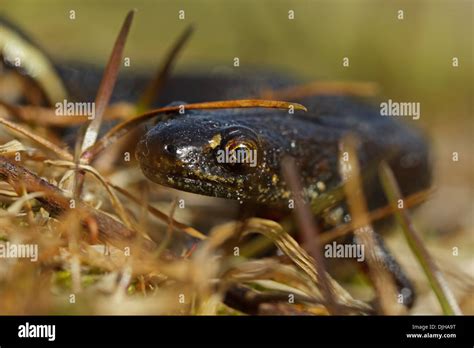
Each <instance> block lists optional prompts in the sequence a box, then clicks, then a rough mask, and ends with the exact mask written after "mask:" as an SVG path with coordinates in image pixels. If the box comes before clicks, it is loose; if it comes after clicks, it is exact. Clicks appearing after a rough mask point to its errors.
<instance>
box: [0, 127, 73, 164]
mask: <svg viewBox="0 0 474 348" xmlns="http://www.w3.org/2000/svg"><path fill="white" fill-rule="evenodd" d="M0 123H1V124H3V125H5V126H7V127H8V128H10V129H12V130H14V131H15V132H18V133H20V134H22V135H24V136H26V137H27V138H29V139H31V140H33V141H34V142H36V143H38V144H39V145H41V146H43V147H45V148H46V149H48V150H50V151H52V152H54V153H55V154H57V155H58V156H59V157H60V158H61V159H64V160H66V161H72V159H73V157H72V155H71V154H70V153H69V152H68V151H66V150H63V149H61V148H60V147H59V146H57V145H55V144H53V143H52V142H50V141H48V140H46V139H44V138H42V137H40V136H38V135H36V134H34V133H32V132H30V131H29V130H27V129H26V128H25V127H23V126H20V125H19V124H16V123H13V122H10V121H7V120H5V119H3V118H0Z"/></svg>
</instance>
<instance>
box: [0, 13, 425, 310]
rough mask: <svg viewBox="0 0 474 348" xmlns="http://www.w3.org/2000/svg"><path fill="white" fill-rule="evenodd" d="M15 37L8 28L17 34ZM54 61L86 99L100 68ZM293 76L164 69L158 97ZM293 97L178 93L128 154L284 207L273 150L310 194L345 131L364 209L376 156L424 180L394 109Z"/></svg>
mask: <svg viewBox="0 0 474 348" xmlns="http://www.w3.org/2000/svg"><path fill="white" fill-rule="evenodd" d="M0 25H2V21H0ZM3 26H4V27H3V30H4V32H6V34H5V35H11V31H12V30H14V28H13V26H11V25H9V24H5V22H3ZM13 36H14V35H13ZM23 39H24V38H23V37H22V36H21V37H19V38H16V37H15V40H18V41H21V40H23ZM0 43H1V42H0ZM21 44H23V42H21ZM25 44H26V45H29V43H25ZM0 48H1V47H0ZM35 52H36V53H38V51H35ZM46 61H47V60H46ZM54 68H55V70H56V72H57V73H58V76H59V77H60V79H61V81H62V83H63V84H64V87H65V88H66V90H67V91H68V94H69V96H70V97H72V98H74V99H77V100H81V101H92V100H93V98H94V94H95V92H96V90H97V87H98V85H99V82H100V77H101V71H100V70H97V69H96V68H92V67H88V66H86V65H84V64H79V65H78V64H70V63H67V64H55V65H54ZM148 80H149V79H148V76H143V75H141V76H140V75H133V76H131V75H128V76H122V77H121V78H120V79H119V81H118V83H117V86H116V88H115V90H114V94H113V97H112V101H114V100H134V99H136V95H135V94H134V93H136V91H138V90H142V89H143V88H142V87H144V86H145V85H146V83H147V81H148ZM37 82H38V83H39V84H41V82H42V81H41V80H38V81H37ZM293 83H294V82H292V81H291V80H289V79H287V78H286V77H284V76H283V77H281V76H279V75H274V74H269V73H268V72H267V73H265V74H260V75H259V74H254V73H252V74H244V75H242V74H240V75H237V76H226V75H222V74H216V75H215V76H209V75H208V74H205V73H204V74H201V75H199V74H198V75H185V76H179V77H177V78H176V77H175V78H172V79H170V81H168V84H167V85H166V86H165V89H164V93H163V94H162V95H161V97H160V98H159V100H158V101H157V103H158V105H163V104H166V103H170V102H173V101H176V100H186V101H187V102H199V101H210V100H222V99H233V98H242V97H249V96H252V95H255V93H256V92H258V91H259V90H261V89H268V88H275V89H278V88H283V87H288V86H291V85H292V84H293ZM53 87H54V86H53ZM56 87H57V86H56ZM51 90H53V91H55V90H61V86H59V87H57V88H52V87H51ZM56 94H57V93H56ZM58 95H61V93H59V94H58ZM294 101H298V102H300V103H302V104H303V105H305V106H306V107H307V109H308V112H305V113H303V112H295V113H294V114H291V113H288V112H287V111H282V110H279V111H278V110H265V109H233V110H218V111H189V110H186V105H185V103H180V102H178V104H183V105H184V110H185V113H184V114H183V115H182V114H177V115H170V116H169V118H168V119H167V120H166V121H163V122H160V123H158V124H157V125H156V126H154V127H153V128H152V129H151V130H149V131H148V132H147V133H146V134H144V135H143V137H142V138H141V140H140V141H139V142H138V144H137V146H136V157H137V159H138V161H139V163H140V166H141V168H142V171H143V173H144V174H145V175H146V177H148V178H149V179H150V180H151V181H153V182H156V183H158V184H161V185H165V186H168V187H172V188H176V189H179V190H183V191H188V192H193V193H197V194H201V195H207V196H215V197H222V198H228V199H232V200H239V201H241V202H251V203H257V204H259V205H263V206H268V207H277V208H282V207H283V208H284V207H287V206H288V202H289V199H291V193H290V190H289V187H288V186H287V185H286V183H285V180H284V178H283V177H282V174H281V160H282V158H283V157H284V156H291V157H293V158H294V159H295V160H296V164H297V167H298V168H297V169H298V172H299V174H300V176H301V179H302V182H303V187H304V196H305V198H306V199H307V200H308V201H310V202H314V201H315V200H317V199H318V198H319V197H320V196H321V195H324V194H327V193H330V192H333V190H334V189H336V188H338V187H340V185H341V184H342V180H341V175H340V174H339V153H340V145H341V141H343V139H344V138H345V136H346V135H348V134H352V135H354V136H355V137H356V138H357V139H358V141H359V143H358V144H359V145H358V148H357V157H358V160H359V162H360V166H361V171H362V176H363V178H364V182H363V185H364V187H363V189H364V193H365V196H366V198H367V201H368V205H369V208H370V209H373V208H375V207H378V206H380V205H382V204H385V203H386V200H385V198H384V194H383V192H382V189H381V185H380V183H379V181H378V176H377V167H378V165H379V164H380V163H381V161H383V160H385V161H386V162H387V163H388V164H389V165H390V166H391V168H392V170H393V172H394V174H395V176H396V179H397V181H398V183H399V185H400V188H401V191H402V193H403V195H405V196H407V195H410V194H412V193H415V192H417V191H420V190H423V189H426V188H427V187H429V185H430V183H431V163H430V155H429V147H428V144H427V142H426V141H425V139H424V137H423V136H422V134H421V133H420V132H418V131H417V130H415V129H414V128H411V127H409V126H407V125H405V124H403V123H402V122H399V121H398V120H397V119H395V118H393V117H389V116H381V114H380V112H378V110H377V108H376V107H374V106H373V105H370V104H367V103H365V102H361V101H359V100H357V99H353V98H350V97H345V96H314V97H308V98H304V99H302V100H294ZM175 103H176V102H175ZM223 154H224V156H223ZM226 154H234V155H235V154H243V155H245V156H243V157H241V159H245V160H242V161H237V160H235V159H236V157H232V156H230V157H226V156H225V155H226ZM237 157H238V156H237ZM229 159H231V160H229ZM232 159H234V160H232ZM342 204H344V203H342ZM378 238H379V237H378ZM379 241H380V245H381V246H380V248H381V250H380V251H381V254H382V255H383V257H384V259H385V262H386V265H387V267H388V269H389V270H390V271H392V273H393V274H394V277H395V280H396V281H397V284H398V285H399V287H400V288H401V289H403V288H405V289H408V290H409V292H408V295H407V296H406V297H405V300H404V303H405V304H408V305H410V304H411V303H412V301H413V291H412V286H411V283H410V281H409V280H408V279H407V278H406V277H405V276H404V274H403V272H402V271H401V268H400V267H399V266H398V264H397V263H396V261H395V260H394V259H393V258H392V257H391V255H390V254H389V253H388V251H387V250H386V249H385V248H384V246H383V243H382V240H381V239H380V238H379Z"/></svg>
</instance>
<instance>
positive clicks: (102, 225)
mask: <svg viewBox="0 0 474 348" xmlns="http://www.w3.org/2000/svg"><path fill="white" fill-rule="evenodd" d="M0 179H1V180H5V181H7V182H8V183H9V184H10V185H11V186H12V187H13V189H14V190H15V191H16V192H17V194H18V195H22V194H23V190H24V191H25V192H28V193H33V192H43V193H44V195H42V196H41V197H37V200H38V201H39V202H40V203H41V205H42V206H43V207H44V208H45V209H46V210H47V211H49V213H50V214H51V215H52V216H59V215H62V214H64V213H66V212H69V211H72V210H74V212H75V213H76V214H78V215H80V216H81V223H82V224H83V225H87V221H86V220H87V218H93V219H94V220H95V221H96V223H97V228H98V231H99V237H100V239H101V241H105V242H107V241H109V242H110V243H112V244H114V245H118V246H122V245H123V244H124V243H126V244H127V245H130V242H131V241H137V242H140V243H141V245H142V246H143V247H145V248H146V249H147V250H152V249H154V247H155V245H154V243H153V242H152V241H150V240H148V239H143V238H142V239H139V236H138V235H137V233H136V232H135V231H133V230H130V229H128V228H126V227H125V226H124V225H123V224H122V223H120V222H119V221H117V220H116V219H113V218H111V217H110V216H108V215H107V214H105V213H103V212H101V211H99V210H96V209H93V208H91V207H90V206H88V205H86V204H83V203H80V202H79V203H77V204H76V207H75V208H74V209H73V208H71V198H69V197H66V196H64V194H63V192H62V191H61V190H60V189H59V188H57V187H56V186H54V185H52V184H50V183H48V182H47V181H45V180H43V179H41V178H40V177H38V176H37V175H35V174H33V173H32V172H30V171H29V170H28V169H26V168H24V167H22V166H20V165H18V164H17V163H14V162H13V161H10V160H9V159H7V158H5V157H3V156H0Z"/></svg>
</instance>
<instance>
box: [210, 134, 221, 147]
mask: <svg viewBox="0 0 474 348" xmlns="http://www.w3.org/2000/svg"><path fill="white" fill-rule="evenodd" d="M221 141H222V136H221V134H220V133H217V134H216V135H214V136H213V137H212V139H211V140H209V146H210V148H211V149H215V148H216V147H218V146H219V145H220V144H221Z"/></svg>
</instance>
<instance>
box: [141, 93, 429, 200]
mask: <svg viewBox="0 0 474 348" xmlns="http://www.w3.org/2000/svg"><path fill="white" fill-rule="evenodd" d="M302 102H303V104H304V105H305V106H307V108H308V112H306V113H304V112H295V114H291V113H288V112H286V111H275V110H263V109H253V110H248V109H247V110H242V109H234V110H225V111H222V110H220V111H189V112H186V114H185V115H178V116H176V117H173V118H171V119H169V120H167V121H165V122H161V123H159V124H157V125H156V126H155V127H154V128H152V129H151V130H149V131H148V132H147V133H146V134H145V135H144V136H143V137H142V139H141V140H140V142H139V143H138V145H137V149H136V157H137V159H138V160H139V162H140V165H141V168H142V170H143V172H144V174H145V175H146V176H147V177H148V178H149V179H150V180H152V181H154V182H156V183H158V184H162V185H165V186H170V187H173V188H176V189H179V190H184V191H188V192H193V193H198V194H202V195H208V196H216V197H221V198H229V199H234V200H240V201H251V202H256V203H259V204H264V205H269V206H279V207H283V206H287V205H288V201H289V199H290V191H289V188H288V186H287V185H286V184H285V180H284V179H283V178H282V175H281V161H282V158H283V157H284V156H291V157H293V158H294V159H295V160H296V163H297V166H298V170H299V173H300V175H301V178H302V182H303V187H304V195H305V198H306V199H307V200H308V201H310V202H312V201H314V200H315V199H317V198H318V197H319V196H320V195H321V194H324V193H326V192H330V191H331V190H333V189H335V188H337V187H338V186H340V185H341V177H340V174H339V166H340V164H339V154H340V146H341V141H342V140H343V139H344V137H345V136H347V135H349V134H352V135H355V136H356V137H357V139H358V140H359V148H358V151H357V155H358V160H359V161H360V163H361V168H362V172H363V173H367V175H366V178H367V179H366V183H367V185H365V186H366V187H365V191H366V194H367V196H368V197H369V204H370V206H371V207H375V206H378V205H380V204H381V203H382V202H383V201H384V200H383V198H382V196H383V193H382V192H381V188H380V185H379V183H378V182H377V179H376V177H377V176H376V174H377V172H376V170H377V166H378V164H380V162H381V161H382V160H386V161H387V162H388V163H389V164H390V166H391V167H392V169H393V171H394V173H395V175H396V177H397V179H398V182H399V184H400V187H401V190H402V193H403V194H404V195H409V194H412V193H415V192H417V191H420V190H423V189H425V188H427V187H428V186H429V184H430V181H431V170H430V159H429V151H428V146H427V143H426V141H425V140H424V138H423V136H422V135H421V134H420V133H419V132H418V131H417V130H415V129H413V128H410V127H408V126H406V125H404V124H402V123H401V122H398V121H396V120H394V119H393V118H391V117H384V116H381V115H380V114H379V113H378V112H377V110H376V109H375V108H373V107H372V106H370V105H368V104H365V103H362V102H358V101H355V100H351V99H350V98H348V97H340V96H318V97H313V98H308V99H306V100H303V101H302ZM183 107H184V110H185V107H186V106H185V105H184V106H183ZM238 151H242V153H243V154H244V155H243V156H241V157H240V161H239V157H237V156H234V157H233V158H231V157H228V158H227V159H228V160H227V161H225V158H221V157H222V154H223V153H228V154H230V153H232V152H233V153H235V154H238ZM229 159H230V160H229Z"/></svg>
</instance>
